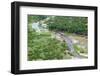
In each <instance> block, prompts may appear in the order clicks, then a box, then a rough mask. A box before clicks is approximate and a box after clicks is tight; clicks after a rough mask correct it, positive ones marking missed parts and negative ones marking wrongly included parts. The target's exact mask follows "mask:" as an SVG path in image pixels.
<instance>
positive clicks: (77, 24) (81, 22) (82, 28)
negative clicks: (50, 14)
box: [48, 16, 87, 35]
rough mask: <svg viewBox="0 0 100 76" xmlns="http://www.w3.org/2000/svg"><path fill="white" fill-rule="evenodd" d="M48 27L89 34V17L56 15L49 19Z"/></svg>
mask: <svg viewBox="0 0 100 76" xmlns="http://www.w3.org/2000/svg"><path fill="white" fill-rule="evenodd" d="M48 28H49V29H50V30H55V31H63V32H65V31H67V32H69V33H76V34H81V35H87V17H68V16H67V17H62V16H56V17H54V18H53V19H52V20H50V21H48Z"/></svg>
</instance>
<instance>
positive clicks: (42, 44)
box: [28, 31, 66, 61]
mask: <svg viewBox="0 0 100 76" xmlns="http://www.w3.org/2000/svg"><path fill="white" fill-rule="evenodd" d="M65 50H66V44H65V43H64V42H61V41H58V40H56V39H55V38H51V34H50V33H41V34H38V33H36V32H30V31H29V32H28V60H30V61H31V60H52V59H63V56H64V55H65V54H66V52H65Z"/></svg>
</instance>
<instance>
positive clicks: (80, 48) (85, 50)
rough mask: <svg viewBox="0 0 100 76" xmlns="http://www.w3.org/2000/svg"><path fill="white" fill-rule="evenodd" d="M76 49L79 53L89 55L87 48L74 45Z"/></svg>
mask: <svg viewBox="0 0 100 76" xmlns="http://www.w3.org/2000/svg"><path fill="white" fill-rule="evenodd" d="M74 49H75V50H76V51H77V52H78V53H84V54H87V52H88V51H87V49H86V48H82V47H79V46H78V45H74Z"/></svg>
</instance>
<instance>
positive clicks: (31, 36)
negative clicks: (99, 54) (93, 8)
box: [28, 15, 88, 61]
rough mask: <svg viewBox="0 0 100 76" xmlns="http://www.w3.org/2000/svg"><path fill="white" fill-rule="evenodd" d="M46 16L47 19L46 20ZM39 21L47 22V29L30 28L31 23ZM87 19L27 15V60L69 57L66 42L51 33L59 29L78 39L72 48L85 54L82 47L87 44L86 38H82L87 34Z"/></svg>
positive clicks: (84, 49)
mask: <svg viewBox="0 0 100 76" xmlns="http://www.w3.org/2000/svg"><path fill="white" fill-rule="evenodd" d="M46 18H49V19H48V20H46ZM41 21H44V23H45V24H47V25H46V26H47V27H46V29H48V30H49V31H42V32H36V30H35V29H34V28H32V23H36V22H41ZM87 21H88V20H87V17H71V16H43V15H28V61H32V60H54V59H71V58H72V55H71V54H70V53H69V49H68V45H67V44H66V42H65V41H64V40H62V39H60V40H59V39H57V38H56V37H55V36H56V35H55V34H53V33H54V32H59V31H60V32H63V33H64V34H65V36H71V37H72V39H73V40H76V41H79V44H77V43H75V44H74V49H75V50H76V51H77V52H78V53H79V54H80V53H82V54H87V53H88V51H87V48H83V46H84V45H87V41H86V40H87V39H85V38H83V37H86V36H87V31H88V29H87V27H88V25H87V24H88V22H87ZM52 34H53V35H54V37H52ZM73 34H74V35H73ZM80 36H82V37H80ZM75 37H76V39H75ZM82 38H83V39H82ZM81 43H83V44H82V45H81Z"/></svg>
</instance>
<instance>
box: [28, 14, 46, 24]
mask: <svg viewBox="0 0 100 76" xmlns="http://www.w3.org/2000/svg"><path fill="white" fill-rule="evenodd" d="M45 18H47V16H43V15H28V22H29V23H32V22H37V21H40V20H43V19H45Z"/></svg>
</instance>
